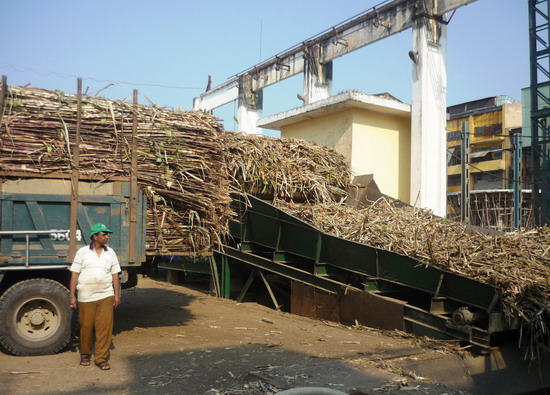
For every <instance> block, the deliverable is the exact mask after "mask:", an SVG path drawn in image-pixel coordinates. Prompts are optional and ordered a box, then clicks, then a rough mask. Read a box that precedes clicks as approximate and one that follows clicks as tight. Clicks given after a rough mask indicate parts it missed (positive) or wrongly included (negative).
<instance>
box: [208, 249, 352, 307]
mask: <svg viewBox="0 0 550 395" xmlns="http://www.w3.org/2000/svg"><path fill="white" fill-rule="evenodd" d="M215 252H216V254H219V255H220V256H222V257H224V258H225V259H227V258H232V259H236V260H238V261H240V262H243V263H245V264H247V265H250V266H253V267H256V268H259V269H263V270H266V271H268V272H271V273H275V274H278V275H281V276H283V277H286V278H289V279H292V280H295V281H299V282H302V283H304V284H308V285H312V286H314V287H316V288H319V289H322V290H324V291H327V292H330V293H338V291H339V290H340V289H341V288H342V287H343V286H344V284H342V283H339V282H337V281H334V280H331V279H328V278H324V277H318V276H314V275H312V274H311V273H309V272H306V271H304V270H300V269H297V268H294V267H292V266H288V265H285V264H282V263H276V262H274V261H272V260H271V259H267V258H263V257H261V256H258V255H254V254H250V253H246V252H243V251H240V250H238V249H236V248H233V247H229V246H223V247H220V248H218V249H216V251H215ZM353 289H356V290H357V288H353ZM227 297H228V296H227Z"/></svg>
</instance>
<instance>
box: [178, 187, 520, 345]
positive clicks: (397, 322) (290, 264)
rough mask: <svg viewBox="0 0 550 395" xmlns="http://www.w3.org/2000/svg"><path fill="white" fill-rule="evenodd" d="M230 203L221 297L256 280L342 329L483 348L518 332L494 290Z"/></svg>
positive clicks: (266, 209) (220, 258)
mask: <svg viewBox="0 0 550 395" xmlns="http://www.w3.org/2000/svg"><path fill="white" fill-rule="evenodd" d="M233 198H234V200H233V209H234V210H235V212H237V213H238V220H237V221H235V222H232V223H231V226H230V230H231V235H232V240H231V241H230V242H227V243H225V244H224V245H220V246H218V247H217V248H216V249H215V251H214V255H213V257H211V258H209V259H210V261H209V265H208V266H209V270H208V271H209V272H210V273H211V274H212V275H213V279H214V288H215V289H216V290H217V291H218V293H219V295H220V296H224V297H236V298H237V299H238V300H242V299H243V298H244V296H245V295H246V293H247V292H248V291H249V288H250V285H251V284H252V283H253V280H254V279H255V278H259V279H260V280H261V282H260V284H261V283H262V282H263V284H264V285H265V288H266V289H267V290H268V293H269V295H270V297H271V300H272V301H273V304H274V305H275V307H277V308H278V307H279V302H278V300H277V297H276V293H277V292H276V291H274V290H273V289H272V288H274V287H275V285H276V284H274V282H273V278H278V279H279V280H281V279H282V280H283V282H286V283H287V289H288V290H289V294H290V305H291V307H290V311H291V312H293V313H297V314H302V315H308V316H315V317H319V318H327V319H332V320H335V321H340V322H342V323H344V324H353V323H355V322H359V323H361V324H364V325H369V326H374V327H380V328H383V329H400V330H405V331H408V332H412V333H416V334H422V335H428V336H432V337H435V338H454V339H460V340H464V341H467V342H470V343H472V344H475V345H478V346H481V347H490V346H491V345H492V340H493V338H494V337H495V336H494V335H496V334H498V333H507V332H508V331H510V330H514V329H517V328H518V320H513V321H510V320H505V319H504V316H503V314H502V312H501V297H500V293H499V291H498V290H497V289H495V288H493V287H491V286H489V285H486V284H483V283H480V282H478V281H475V280H472V279H470V278H467V277H464V276H460V275H457V274H455V273H451V272H448V271H445V270H442V269H440V268H436V267H433V266H430V265H426V264H422V263H420V262H419V261H417V260H415V259H413V258H410V257H407V256H403V255H400V254H397V253H394V252H389V251H385V250H382V249H379V248H375V247H371V246H368V245H365V244H360V243H355V242H351V241H348V240H344V239H341V238H338V237H335V236H331V235H328V234H326V233H323V232H322V231H320V230H319V229H317V228H315V227H313V226H311V225H309V224H307V223H305V222H303V221H301V220H299V219H297V218H296V217H293V216H292V215H290V214H288V213H286V212H284V211H282V210H280V209H278V208H277V207H275V206H273V205H271V204H269V203H266V202H264V201H262V200H260V199H257V198H255V197H253V196H250V195H248V196H238V195H235V196H234V197H233ZM172 268H173V267H172ZM245 279H246V281H245ZM270 284H271V285H270ZM265 288H264V289H265Z"/></svg>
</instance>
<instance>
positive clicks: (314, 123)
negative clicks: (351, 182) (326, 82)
mask: <svg viewBox="0 0 550 395" xmlns="http://www.w3.org/2000/svg"><path fill="white" fill-rule="evenodd" d="M352 122H353V110H346V111H341V112H337V113H331V114H327V115H322V116H320V117H318V118H313V119H308V120H306V121H301V122H297V123H295V124H292V125H287V126H283V127H281V137H283V138H295V139H302V140H306V141H312V142H315V143H317V144H320V145H325V146H327V147H331V148H334V149H336V151H338V152H339V153H341V154H342V155H344V157H345V158H346V159H347V162H348V164H349V165H351V144H352Z"/></svg>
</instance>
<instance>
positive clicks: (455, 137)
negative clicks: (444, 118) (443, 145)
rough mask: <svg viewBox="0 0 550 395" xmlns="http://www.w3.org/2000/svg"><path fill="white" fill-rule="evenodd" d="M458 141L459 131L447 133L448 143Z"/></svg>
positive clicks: (459, 137)
mask: <svg viewBox="0 0 550 395" xmlns="http://www.w3.org/2000/svg"><path fill="white" fill-rule="evenodd" d="M460 139H461V135H460V130H455V131H452V132H447V141H448V142H450V141H460Z"/></svg>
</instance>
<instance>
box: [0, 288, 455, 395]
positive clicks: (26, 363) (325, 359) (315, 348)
mask: <svg viewBox="0 0 550 395" xmlns="http://www.w3.org/2000/svg"><path fill="white" fill-rule="evenodd" d="M115 314H116V315H115V317H116V318H115V336H114V341H113V349H112V351H111V360H110V363H111V365H112V369H111V370H110V371H100V370H99V369H98V368H97V367H95V366H94V365H93V364H92V366H89V367H82V366H79V365H78V361H79V353H78V344H77V342H74V343H72V344H70V346H69V347H68V348H67V349H66V350H64V351H63V352H61V353H59V354H56V355H50V356H40V357H15V356H11V355H7V354H5V353H1V354H0V392H2V393H5V394H16V393H20V394H31V393H32V394H58V393H65V394H90V393H92V394H93V393H112V394H135V393H152V394H157V393H158V394H176V393H177V394H212V395H213V394H227V395H229V394H272V393H277V392H279V391H282V390H285V389H290V388H298V387H322V388H325V389H329V388H330V389H333V390H339V391H342V392H344V393H354V394H362V393H363V394H380V393H397V392H398V391H399V392H401V391H414V392H415V393H428V394H459V393H462V392H460V391H453V390H450V389H448V388H445V387H443V386H441V385H439V384H437V383H435V382H433V381H431V380H430V379H429V378H424V377H419V376H416V375H415V374H414V372H406V371H402V370H400V369H399V368H397V367H396V366H397V364H395V362H396V361H403V360H410V361H415V360H420V359H423V358H431V359H433V358H439V357H442V355H441V354H443V353H444V352H443V351H441V350H434V349H433V348H430V347H426V346H425V345H422V344H421V343H420V344H419V343H418V342H417V341H415V340H414V339H404V338H400V337H396V336H386V335H384V334H381V333H379V332H377V331H374V330H367V329H365V328H347V327H342V326H340V325H337V324H334V323H329V322H323V321H319V320H313V319H309V318H305V317H299V316H295V315H291V314H288V313H283V312H278V311H274V310H272V309H269V308H267V307H264V306H261V305H258V304H255V303H241V304H239V303H236V302H235V301H232V300H226V299H220V298H216V297H214V296H212V295H210V294H209V293H208V292H205V291H204V290H202V289H199V288H197V284H185V283H184V284H181V285H172V284H169V283H167V282H166V281H163V280H162V279H160V278H159V279H151V278H146V277H144V278H140V281H139V285H138V287H137V288H134V289H129V290H124V291H123V294H122V305H121V306H120V307H119V308H118V309H117V310H116V313H115Z"/></svg>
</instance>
